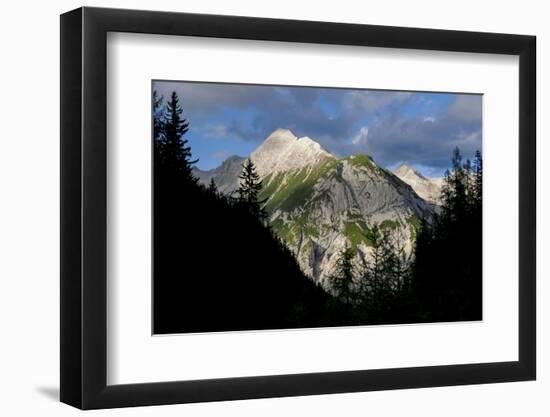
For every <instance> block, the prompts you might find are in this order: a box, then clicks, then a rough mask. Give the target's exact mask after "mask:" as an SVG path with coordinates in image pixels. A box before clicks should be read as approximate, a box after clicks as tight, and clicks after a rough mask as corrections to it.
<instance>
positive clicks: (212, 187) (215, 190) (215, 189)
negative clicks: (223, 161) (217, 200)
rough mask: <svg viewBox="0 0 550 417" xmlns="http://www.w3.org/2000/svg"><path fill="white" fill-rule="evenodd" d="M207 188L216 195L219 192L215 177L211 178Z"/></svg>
mask: <svg viewBox="0 0 550 417" xmlns="http://www.w3.org/2000/svg"><path fill="white" fill-rule="evenodd" d="M207 190H208V191H210V192H211V193H212V194H214V195H217V194H218V187H216V181H214V177H212V178H210V182H209V183H208V188H207Z"/></svg>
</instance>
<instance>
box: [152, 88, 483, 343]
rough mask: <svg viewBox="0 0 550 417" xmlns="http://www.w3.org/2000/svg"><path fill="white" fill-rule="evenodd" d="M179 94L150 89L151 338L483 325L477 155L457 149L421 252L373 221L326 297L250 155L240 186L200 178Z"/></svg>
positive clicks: (345, 255)
mask: <svg viewBox="0 0 550 417" xmlns="http://www.w3.org/2000/svg"><path fill="white" fill-rule="evenodd" d="M189 129H192V126H191V125H190V124H189V122H188V121H187V120H186V119H185V117H184V110H183V106H182V104H181V103H180V99H179V97H178V96H177V94H176V93H175V92H174V93H172V94H171V96H170V97H167V98H164V97H160V96H159V95H157V93H156V92H154V94H153V144H154V152H153V153H154V161H153V163H154V170H153V175H154V179H153V184H154V189H153V201H154V203H153V204H154V207H153V222H154V224H153V231H154V232H153V326H154V329H153V331H154V333H155V334H166V333H185V332H213V331H230V330H255V329H281V328H304V327H328V326H349V325H366V324H392V323H393V324H397V323H419V322H437V321H464V320H480V319H481V318H482V317H481V311H482V235H481V233H482V228H481V224H482V223H481V222H482V216H481V213H482V203H481V201H482V200H481V196H482V159H481V154H480V153H479V152H477V153H476V156H475V159H474V161H473V162H470V161H468V160H466V161H464V160H463V158H462V156H461V154H460V151H459V150H458V149H455V151H454V152H453V154H452V155H451V158H452V168H451V169H450V170H449V171H448V172H447V174H446V177H445V181H444V186H443V191H442V199H441V200H442V205H441V208H440V210H438V213H437V214H435V215H433V216H431V217H430V218H426V219H422V221H421V222H420V224H419V225H418V228H417V233H416V236H415V243H414V251H413V253H409V254H407V253H406V252H405V251H404V249H403V242H401V241H400V240H399V239H398V238H396V237H395V236H393V235H392V234H391V233H390V231H389V230H388V229H387V228H382V227H377V226H375V227H373V229H372V232H371V235H370V236H369V239H370V241H371V242H372V250H373V256H372V258H371V259H370V260H368V261H364V262H363V263H362V264H361V265H360V266H358V265H357V264H356V263H354V262H352V259H353V258H354V256H355V253H354V249H353V248H352V247H348V248H347V249H346V250H344V251H343V252H342V253H341V254H340V257H339V259H338V263H337V268H336V271H335V273H334V276H332V277H331V279H332V281H331V282H332V283H333V288H332V291H330V292H327V291H326V290H325V289H323V288H322V287H321V286H319V285H318V284H316V283H315V282H314V281H313V280H312V279H310V278H309V277H308V276H306V275H305V274H304V273H303V272H302V271H301V269H300V267H299V265H298V263H297V261H296V259H295V257H294V255H293V253H292V252H291V251H290V250H289V249H288V248H287V246H286V245H285V244H284V242H283V241H282V240H281V239H280V238H279V237H278V236H277V235H276V234H275V232H274V231H273V230H272V228H271V227H270V225H269V223H268V218H269V213H268V212H267V211H266V208H265V204H264V203H265V200H262V199H261V198H260V195H261V191H262V180H261V178H260V176H259V175H258V174H257V172H256V169H255V167H254V164H253V162H252V161H251V160H250V159H247V160H246V161H245V163H244V164H243V170H242V173H241V175H240V178H239V179H240V186H239V188H238V190H237V192H236V193H234V194H232V195H225V194H222V193H221V192H219V191H218V189H217V186H216V184H215V182H214V181H213V180H212V181H211V182H210V183H209V184H208V185H203V184H201V183H199V181H198V179H197V178H196V177H195V176H194V174H193V169H192V168H193V165H194V164H195V163H196V162H197V160H196V159H194V157H193V151H192V149H191V147H190V146H189V142H188V140H187V138H186V136H187V134H188V132H189Z"/></svg>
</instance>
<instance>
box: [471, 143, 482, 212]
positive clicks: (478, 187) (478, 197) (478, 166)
mask: <svg viewBox="0 0 550 417" xmlns="http://www.w3.org/2000/svg"><path fill="white" fill-rule="evenodd" d="M473 171H474V186H473V191H474V201H475V205H476V208H478V209H481V202H482V197H483V193H482V188H483V161H482V159H481V152H480V151H479V150H477V151H476V153H475V156H474V168H473Z"/></svg>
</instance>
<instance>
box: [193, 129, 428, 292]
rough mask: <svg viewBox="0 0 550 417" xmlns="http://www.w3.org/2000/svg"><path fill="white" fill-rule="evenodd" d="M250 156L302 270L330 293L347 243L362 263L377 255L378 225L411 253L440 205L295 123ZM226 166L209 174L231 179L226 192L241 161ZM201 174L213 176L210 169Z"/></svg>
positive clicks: (278, 228)
mask: <svg viewBox="0 0 550 417" xmlns="http://www.w3.org/2000/svg"><path fill="white" fill-rule="evenodd" d="M250 158H251V159H252V161H253V162H254V164H255V165H256V169H257V172H258V174H260V176H261V178H262V181H263V190H262V194H261V198H262V199H266V209H267V211H268V213H269V215H270V218H269V221H270V224H271V227H272V228H273V230H274V231H275V232H276V234H277V235H278V236H279V237H280V238H281V239H282V240H283V241H284V242H285V243H286V245H287V246H288V247H289V248H290V249H291V250H292V252H293V253H294V254H295V256H296V258H297V260H298V263H299V265H300V267H301V269H302V271H303V272H304V273H305V274H306V275H308V276H309V277H310V278H312V279H313V280H314V281H316V282H319V283H320V284H321V285H322V286H323V287H324V288H325V289H327V290H328V291H331V282H330V281H331V280H330V276H331V274H332V273H333V272H334V270H335V266H336V264H337V261H338V258H339V255H340V253H341V252H342V251H343V250H344V249H345V248H346V247H352V248H354V249H357V256H356V258H355V262H356V263H357V264H360V263H362V261H363V260H365V259H369V258H370V256H371V253H372V230H373V228H374V226H375V225H376V226H378V227H379V228H380V229H387V230H389V231H391V232H392V234H393V235H394V236H396V237H398V238H399V239H400V240H401V241H402V243H403V245H404V247H405V250H406V251H407V252H409V253H410V251H411V250H412V244H413V242H414V237H415V234H416V230H417V227H418V225H419V221H420V219H421V218H423V217H429V216H430V215H431V213H433V207H432V205H431V204H430V203H429V202H427V201H425V200H424V199H422V198H420V197H419V196H418V195H417V193H416V192H415V191H414V190H413V188H411V186H410V185H408V184H407V183H406V182H404V181H402V180H401V179H399V178H398V177H397V176H396V175H394V174H393V173H391V172H390V171H387V170H385V169H383V168H381V167H379V166H378V165H377V164H376V163H375V162H374V160H373V159H372V158H370V157H369V156H367V155H352V156H349V157H347V158H343V159H339V158H337V157H335V156H334V155H332V154H330V153H329V152H327V151H326V150H324V149H323V148H322V147H321V146H320V145H319V144H318V143H317V142H315V141H314V140H313V139H311V138H308V137H302V138H298V137H296V136H295V135H294V134H293V133H292V132H291V131H289V130H287V129H277V130H276V131H274V132H273V133H272V134H270V135H269V136H268V137H267V138H266V139H265V140H264V142H263V143H262V144H261V145H260V146H259V147H258V148H257V149H256V150H255V151H253V152H252V153H251V154H250ZM224 164H226V166H225V167H224ZM224 164H222V166H220V167H219V168H217V169H216V170H214V171H216V172H213V171H209V174H208V175H211V176H213V177H214V178H215V179H214V181H216V183H217V184H220V185H223V187H224V188H223V189H222V188H221V186H219V187H220V190H222V191H224V192H231V191H232V189H231V187H234V188H233V190H234V189H235V187H236V186H237V184H238V173H237V174H236V176H235V169H236V168H235V167H234V166H233V165H234V164H236V160H232V161H230V162H228V161H225V162H224ZM229 166H231V169H228V168H229ZM222 172H225V173H228V175H229V174H231V175H232V176H225V177H224V176H223V175H222ZM239 172H240V171H239ZM216 175H217V177H216ZM199 178H200V180H201V181H202V182H204V183H206V182H207V181H209V178H208V180H206V178H207V175H204V176H203V177H199ZM216 178H217V179H218V181H219V182H217V180H216Z"/></svg>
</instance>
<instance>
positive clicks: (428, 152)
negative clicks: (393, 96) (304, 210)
mask: <svg viewBox="0 0 550 417" xmlns="http://www.w3.org/2000/svg"><path fill="white" fill-rule="evenodd" d="M481 135H482V127H481V96H457V97H456V98H455V100H454V101H453V102H452V103H451V104H450V106H449V107H448V108H447V111H445V112H443V113H442V114H440V115H439V116H437V117H426V116H417V117H408V116H406V115H403V114H402V113H401V112H393V113H391V114H389V115H387V116H385V117H381V118H378V119H376V120H375V121H374V122H373V123H371V124H370V125H369V127H368V133H367V134H366V135H363V137H361V139H360V140H359V141H358V144H357V145H358V146H357V149H360V150H361V151H363V152H365V153H369V154H371V155H373V156H374V158H375V159H376V160H377V161H378V162H380V163H382V164H383V165H392V164H395V163H398V162H407V163H410V164H415V165H422V166H431V167H437V168H442V169H443V168H446V167H448V166H449V159H450V151H451V150H452V149H453V148H454V147H455V146H458V147H459V148H460V149H461V152H462V153H463V155H465V156H466V157H471V155H472V154H473V153H474V152H475V151H476V150H477V149H480V148H481V139H482V138H481ZM351 147H352V146H348V149H349V151H352V149H351Z"/></svg>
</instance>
